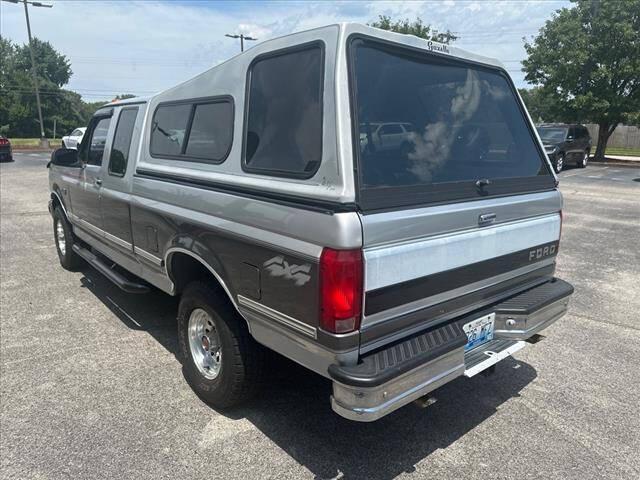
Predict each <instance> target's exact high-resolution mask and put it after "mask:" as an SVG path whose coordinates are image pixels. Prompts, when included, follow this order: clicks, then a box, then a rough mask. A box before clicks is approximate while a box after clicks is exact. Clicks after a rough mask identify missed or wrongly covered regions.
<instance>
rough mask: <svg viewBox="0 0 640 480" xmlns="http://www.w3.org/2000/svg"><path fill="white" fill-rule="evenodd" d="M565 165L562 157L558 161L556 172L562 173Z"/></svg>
mask: <svg viewBox="0 0 640 480" xmlns="http://www.w3.org/2000/svg"><path fill="white" fill-rule="evenodd" d="M563 164H564V157H563V156H562V155H561V156H559V157H558V160H556V170H557V171H558V172H561V171H562V165H563Z"/></svg>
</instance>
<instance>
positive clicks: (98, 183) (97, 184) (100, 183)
mask: <svg viewBox="0 0 640 480" xmlns="http://www.w3.org/2000/svg"><path fill="white" fill-rule="evenodd" d="M94 183H95V184H96V187H99V186H100V185H102V180H100V179H99V178H96V179H95V180H94Z"/></svg>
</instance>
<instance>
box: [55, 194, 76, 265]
mask: <svg viewBox="0 0 640 480" xmlns="http://www.w3.org/2000/svg"><path fill="white" fill-rule="evenodd" d="M53 238H54V240H55V243H56V251H57V252H58V258H59V259H60V265H62V268H64V269H65V270H70V271H74V270H77V269H78V268H79V267H80V266H81V265H82V258H80V257H79V256H78V254H77V253H76V252H74V251H73V245H74V243H75V237H74V235H73V229H72V228H71V225H70V224H69V221H68V220H67V217H66V216H65V214H64V212H63V211H62V208H60V206H59V205H58V206H56V207H55V208H54V209H53Z"/></svg>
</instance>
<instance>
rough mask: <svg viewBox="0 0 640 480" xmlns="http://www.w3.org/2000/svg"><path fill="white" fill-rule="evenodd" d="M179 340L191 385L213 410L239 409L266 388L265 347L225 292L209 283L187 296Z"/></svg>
mask: <svg viewBox="0 0 640 480" xmlns="http://www.w3.org/2000/svg"><path fill="white" fill-rule="evenodd" d="M178 341H179V344H180V353H181V355H182V359H183V369H184V374H185V377H186V379H187V381H188V382H189V385H190V386H191V388H193V390H194V391H195V392H196V393H197V394H198V396H199V397H200V398H202V399H203V400H204V401H205V402H207V403H209V404H210V405H212V406H213V407H216V408H228V407H232V406H235V405H238V404H239V403H241V402H243V401H245V400H247V399H249V398H250V397H251V396H253V395H254V394H255V392H256V391H257V389H258V387H259V386H260V384H261V379H262V375H263V374H262V372H263V367H264V348H263V347H262V346H260V345H258V344H257V343H256V342H255V340H253V338H252V337H251V335H250V334H249V331H248V330H247V326H246V323H245V321H244V319H243V318H242V317H240V315H239V314H238V312H237V311H236V310H235V309H234V308H233V306H232V305H231V304H230V303H229V301H228V300H227V298H226V297H225V296H224V294H223V293H221V292H220V291H218V290H214V289H213V288H212V287H210V286H209V285H208V284H206V283H204V282H193V283H190V284H189V285H187V287H186V288H185V290H184V293H183V294H182V298H181V299H180V306H179V307H178Z"/></svg>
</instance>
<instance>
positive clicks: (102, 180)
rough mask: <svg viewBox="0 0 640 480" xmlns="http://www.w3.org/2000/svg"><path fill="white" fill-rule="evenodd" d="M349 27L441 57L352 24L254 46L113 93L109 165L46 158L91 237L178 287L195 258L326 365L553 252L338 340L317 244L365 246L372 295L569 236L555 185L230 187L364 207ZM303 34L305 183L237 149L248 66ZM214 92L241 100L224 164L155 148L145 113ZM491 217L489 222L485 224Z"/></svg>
mask: <svg viewBox="0 0 640 480" xmlns="http://www.w3.org/2000/svg"><path fill="white" fill-rule="evenodd" d="M356 33H359V34H367V35H370V36H376V37H379V38H382V39H384V40H387V41H390V42H395V43H398V44H404V45H408V46H412V47H414V48H418V49H421V50H423V51H424V53H425V54H426V55H428V54H430V53H432V52H434V51H438V52H439V53H441V52H442V49H439V48H436V47H438V45H437V44H434V43H433V42H426V41H424V40H421V39H418V38H416V37H413V36H406V35H398V34H395V33H391V32H384V31H380V30H377V29H372V28H369V27H365V26H361V25H351V24H341V25H332V26H328V27H324V28H320V29H315V30H310V31H306V32H302V33H297V34H293V35H289V36H286V37H282V38H278V39H274V40H270V41H267V42H264V43H261V44H259V45H257V46H255V47H253V48H251V49H250V50H248V51H247V52H244V53H243V54H241V55H238V56H236V57H234V58H232V59H230V60H228V61H227V62H225V63H223V64H221V65H218V66H216V67H214V68H212V69H210V70H208V71H206V72H204V73H203V74H201V75H199V76H197V77H195V78H193V79H191V80H188V81H186V82H184V83H182V84H180V85H178V86H176V87H173V88H171V89H169V90H167V91H165V92H162V93H159V94H158V95H155V96H153V97H151V98H149V99H142V100H140V99H136V100H135V101H122V102H118V103H115V104H111V105H110V108H113V118H112V121H111V124H110V128H109V133H108V136H107V147H106V149H105V152H104V157H103V162H102V166H100V167H94V166H86V167H84V168H63V167H56V166H53V167H52V168H51V174H50V180H51V190H52V192H53V193H52V195H53V198H54V200H55V201H57V202H59V203H60V204H62V205H63V208H64V209H65V212H66V214H67V217H68V219H69V220H70V222H71V223H72V224H73V227H74V231H75V233H76V234H77V235H78V236H79V237H80V238H81V239H82V240H84V241H85V242H86V243H88V244H89V245H91V246H92V247H93V248H94V249H96V250H97V251H99V252H100V253H102V254H103V255H105V256H107V257H108V258H110V259H111V260H112V261H114V262H115V263H117V264H119V265H120V266H122V267H124V268H125V269H127V270H129V271H130V272H132V273H133V274H135V275H137V276H139V277H140V278H142V279H144V280H146V281H148V282H149V283H151V284H152V285H155V286H156V287H158V288H160V289H161V290H163V291H165V292H167V293H169V294H172V295H174V294H178V293H180V292H179V286H178V282H177V278H178V276H179V275H178V272H176V269H177V268H179V265H180V263H181V259H182V260H184V259H186V258H189V259H193V260H195V261H197V262H199V263H200V264H202V265H203V267H204V268H206V269H207V270H208V271H209V272H210V273H211V275H212V281H217V282H218V283H219V284H220V286H221V287H222V289H223V291H224V292H226V295H228V297H229V300H230V301H231V302H232V303H233V305H234V306H235V307H236V308H237V309H238V311H239V312H240V313H241V315H242V316H243V317H244V319H245V320H246V321H247V324H248V327H249V330H250V332H251V334H252V335H253V336H254V337H255V339H256V340H257V341H259V342H261V343H263V344H264V345H266V346H268V347H270V348H272V349H274V350H276V351H278V352H280V353H282V354H283V355H286V356H288V357H289V358H291V359H293V360H295V361H297V362H299V363H301V364H302V365H305V366H307V367H309V368H310V369H312V370H314V371H316V372H318V373H320V374H322V375H327V368H328V366H329V365H330V364H332V363H341V364H353V363H355V362H357V360H358V355H359V354H360V353H361V352H363V351H366V350H368V349H372V348H377V347H379V346H381V345H384V344H385V343H388V342H391V341H394V340H396V339H398V338H399V337H401V336H403V335H407V334H408V333H410V332H411V331H414V330H416V329H419V328H424V325H425V322H426V321H428V320H429V318H425V317H424V315H425V314H424V313H421V312H426V311H427V309H428V308H429V307H433V305H437V304H439V303H441V302H444V301H447V300H451V299H453V298H458V297H461V296H463V295H465V294H469V293H472V292H477V291H483V289H487V288H489V287H492V286H495V285H501V284H503V283H505V282H508V281H513V284H512V285H510V288H511V289H512V290H510V291H516V290H517V289H523V288H526V286H527V285H529V283H526V282H525V281H522V282H515V281H514V280H513V279H515V278H519V277H520V276H523V275H525V274H529V273H531V271H533V270H536V269H538V270H540V269H542V268H543V267H551V268H553V267H552V266H553V258H549V259H544V260H543V261H541V262H538V263H536V264H535V265H530V266H525V267H521V268H518V269H514V270H513V271H509V272H506V273H501V274H499V275H494V276H491V275H489V276H488V277H487V278H486V279H483V280H482V281H478V282H473V283H469V284H468V285H464V286H462V287H459V288H454V289H451V290H450V291H446V292H441V293H438V294H437V295H432V296H429V295H425V297H424V298H420V299H417V300H415V301H412V302H409V303H407V304H404V305H399V306H395V307H393V308H389V309H386V310H383V311H380V312H377V313H375V314H372V315H367V316H365V317H364V319H363V322H362V328H361V330H360V331H357V332H354V333H351V334H344V335H332V334H329V333H327V332H324V331H323V330H321V329H320V328H319V326H318V325H319V320H318V318H319V305H318V261H319V257H320V254H321V252H322V249H323V248H324V247H331V248H335V249H352V248H363V251H364V259H365V279H366V280H365V290H366V291H367V292H370V291H374V290H376V289H379V288H383V287H388V286H393V285H396V284H401V283H403V282H407V281H411V280H412V279H416V278H420V277H424V276H426V275H430V274H437V273H439V272H445V271H448V270H451V269H455V268H457V267H460V266H461V265H466V264H469V263H472V262H481V261H482V260H485V259H491V258H494V257H498V256H501V255H505V254H509V253H511V252H516V251H518V250H522V249H526V248H529V247H534V246H537V245H539V244H542V243H545V242H551V241H555V240H558V239H559V234H560V219H559V215H558V212H559V211H560V209H561V203H562V200H561V197H560V194H559V192H558V191H557V190H554V191H548V192H543V193H535V194H530V195H520V196H514V197H505V198H498V199H486V200H479V201H470V202H462V203H457V204H454V205H440V206H431V207H425V208H416V209H409V210H402V211H393V212H384V213H375V214H367V215H364V214H362V213H359V212H358V211H357V209H353V208H352V209H336V211H330V210H331V209H326V210H325V209H323V208H322V207H318V208H308V206H306V205H304V202H302V204H300V205H298V204H296V202H280V201H273V200H270V199H269V198H263V197H261V196H255V195H244V194H238V193H236V191H235V190H234V189H236V190H239V189H249V190H251V191H259V192H263V193H264V194H267V195H277V194H283V195H287V196H293V197H296V198H304V199H311V200H314V201H318V202H325V203H327V204H331V205H352V204H354V203H355V202H356V200H357V199H356V186H355V179H354V168H353V164H354V159H353V138H352V133H351V132H352V129H351V117H350V108H349V101H350V99H349V78H348V68H347V38H348V37H349V36H350V35H351V34H356ZM308 42H322V43H323V45H324V61H325V68H324V77H325V78H324V98H323V131H322V135H323V138H322V151H323V157H322V162H321V165H320V168H319V169H318V171H317V173H316V174H315V175H314V176H313V177H312V178H310V179H308V180H292V179H283V178H276V177H270V176H266V175H257V174H249V173H246V172H244V171H243V170H242V168H241V154H242V138H243V128H244V112H245V92H246V88H247V85H246V83H247V69H248V68H249V66H250V64H251V62H252V61H253V60H254V59H255V58H256V57H258V56H260V55H262V54H266V53H269V52H273V51H276V50H280V49H283V48H287V47H291V46H293V45H298V44H305V43H308ZM446 50H447V54H448V55H452V56H455V57H459V58H464V59H468V60H472V61H474V62H478V63H482V64H486V65H494V66H501V65H500V63H499V62H497V61H496V60H493V59H489V58H485V57H480V56H478V55H474V54H470V53H468V52H464V51H463V50H460V49H458V48H456V47H447V48H446ZM221 95H224V96H229V97H231V98H233V102H234V112H235V113H234V121H233V124H234V132H233V145H232V147H231V151H230V153H229V156H228V157H227V159H226V161H225V162H224V163H222V164H219V165H215V164H210V163H197V162H191V161H190V162H186V161H179V160H175V159H163V158H157V157H153V156H151V154H150V151H149V146H150V134H151V125H150V124H151V118H152V116H153V112H154V110H155V108H156V107H157V106H158V105H159V104H160V103H162V102H169V101H176V100H183V99H191V98H202V97H215V96H221ZM131 107H136V108H138V109H139V112H138V117H137V121H136V125H135V131H134V137H133V139H132V142H131V150H130V152H129V164H128V167H127V171H126V174H125V175H124V176H123V177H116V176H113V175H110V174H109V173H108V159H109V155H110V148H111V147H110V145H111V143H112V139H113V135H114V130H115V127H116V125H117V118H118V116H119V115H120V113H121V111H122V110H123V109H125V108H131ZM207 185H211V187H209V186H207ZM216 186H223V187H224V188H218V187H216ZM341 210H351V211H341ZM482 215H489V216H488V217H486V218H490V219H491V221H489V222H480V223H479V221H478V220H479V218H480V217H481V216H482ZM546 272H547V273H546V275H547V276H548V270H547V271H546ZM214 279H215V280H214ZM490 298H491V297H489V296H485V297H484V300H483V301H488V299H490ZM481 305H482V301H480V300H477V301H474V302H470V303H467V304H465V305H463V306H459V308H458V309H457V310H455V312H454V311H447V312H446V313H447V314H448V315H449V316H451V315H453V314H459V313H460V312H464V311H470V310H473V309H474V308H478V307H479V306H481ZM363 307H366V305H364V306H363ZM363 311H365V308H363ZM442 313H445V312H442ZM445 318H447V317H446V316H442V317H441V319H445Z"/></svg>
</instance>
